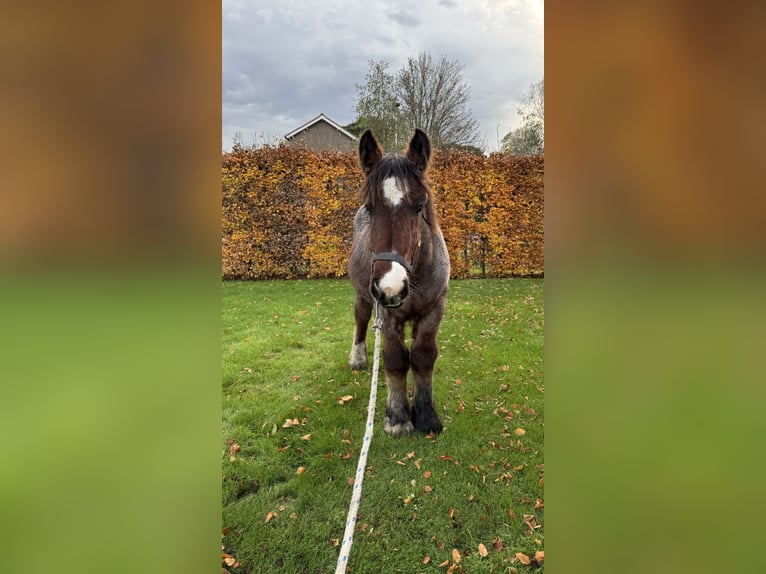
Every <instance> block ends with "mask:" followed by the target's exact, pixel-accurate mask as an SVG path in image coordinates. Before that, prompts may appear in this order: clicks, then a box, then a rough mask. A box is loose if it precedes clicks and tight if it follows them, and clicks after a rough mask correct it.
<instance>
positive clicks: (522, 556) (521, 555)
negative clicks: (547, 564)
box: [516, 552, 532, 564]
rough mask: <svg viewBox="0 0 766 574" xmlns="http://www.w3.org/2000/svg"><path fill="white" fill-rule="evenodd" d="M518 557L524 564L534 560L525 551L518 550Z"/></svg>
mask: <svg viewBox="0 0 766 574" xmlns="http://www.w3.org/2000/svg"><path fill="white" fill-rule="evenodd" d="M516 558H518V559H519V562H521V563H522V564H530V563H531V562H532V560H530V558H529V556H527V555H526V554H524V553H523V552H517V553H516Z"/></svg>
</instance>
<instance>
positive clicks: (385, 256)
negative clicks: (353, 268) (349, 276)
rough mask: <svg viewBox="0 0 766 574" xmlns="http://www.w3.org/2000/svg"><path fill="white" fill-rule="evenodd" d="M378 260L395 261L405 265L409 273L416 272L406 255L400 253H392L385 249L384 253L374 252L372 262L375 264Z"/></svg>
mask: <svg viewBox="0 0 766 574" xmlns="http://www.w3.org/2000/svg"><path fill="white" fill-rule="evenodd" d="M376 261H394V262H396V263H398V264H399V265H401V266H402V267H404V268H405V269H406V270H407V273H414V270H413V269H412V265H410V262H409V261H407V260H406V259H405V258H404V257H402V256H401V255H399V254H398V253H392V252H390V251H383V252H382V253H373V254H372V264H373V265H375V262H376Z"/></svg>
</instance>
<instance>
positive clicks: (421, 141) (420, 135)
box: [407, 128, 431, 171]
mask: <svg viewBox="0 0 766 574" xmlns="http://www.w3.org/2000/svg"><path fill="white" fill-rule="evenodd" d="M407 159H409V160H410V161H411V162H412V163H414V164H415V167H417V168H418V169H419V170H420V171H425V170H426V168H427V167H428V160H429V159H431V142H430V141H429V140H428V136H427V135H426V132H424V131H423V130H421V129H420V128H417V129H415V135H413V136H412V139H411V140H410V145H409V147H408V148H407Z"/></svg>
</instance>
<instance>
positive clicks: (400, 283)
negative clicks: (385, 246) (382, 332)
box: [370, 253, 412, 309]
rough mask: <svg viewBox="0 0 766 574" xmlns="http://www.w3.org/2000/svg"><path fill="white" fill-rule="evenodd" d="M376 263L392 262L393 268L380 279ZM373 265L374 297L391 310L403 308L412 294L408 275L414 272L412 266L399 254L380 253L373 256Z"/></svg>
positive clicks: (371, 287)
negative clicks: (376, 273) (375, 269)
mask: <svg viewBox="0 0 766 574" xmlns="http://www.w3.org/2000/svg"><path fill="white" fill-rule="evenodd" d="M376 261H390V262H391V268H390V269H389V270H388V271H387V272H386V273H384V274H383V275H381V276H380V277H376V276H375V273H374V267H375V262H376ZM372 264H373V274H372V281H371V282H370V292H371V293H372V296H373V297H374V298H375V299H376V300H377V301H378V302H379V303H380V304H381V305H383V306H384V307H388V308H389V309H395V308H397V307H401V306H402V304H403V303H404V300H405V299H406V298H407V295H408V294H409V292H410V281H409V278H408V276H407V273H408V272H409V273H411V272H412V266H411V265H410V264H409V262H408V261H407V260H406V259H404V258H403V257H402V256H401V255H399V254H398V253H378V254H377V255H374V256H373V258H372Z"/></svg>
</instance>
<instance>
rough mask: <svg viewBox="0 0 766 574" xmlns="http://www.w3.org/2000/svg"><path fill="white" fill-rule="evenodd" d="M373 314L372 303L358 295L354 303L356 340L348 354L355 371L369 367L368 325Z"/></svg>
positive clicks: (350, 365)
mask: <svg viewBox="0 0 766 574" xmlns="http://www.w3.org/2000/svg"><path fill="white" fill-rule="evenodd" d="M371 314H372V305H371V304H369V303H367V302H366V301H364V299H362V298H361V297H357V299H356V303H355V304H354V323H355V327H354V341H353V343H352V344H351V352H350V353H349V355H348V366H349V367H351V369H353V370H355V371H361V370H362V369H366V368H367V326H368V325H369V323H370V315H371Z"/></svg>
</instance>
